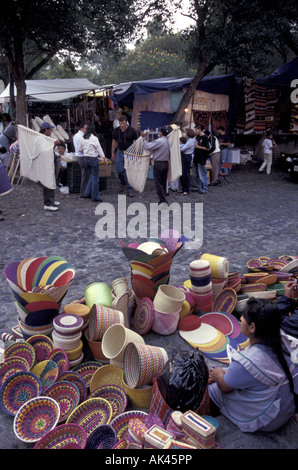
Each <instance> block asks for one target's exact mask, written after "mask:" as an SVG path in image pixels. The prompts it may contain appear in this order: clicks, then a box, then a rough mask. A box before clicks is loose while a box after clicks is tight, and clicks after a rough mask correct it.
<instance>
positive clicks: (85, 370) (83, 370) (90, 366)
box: [73, 361, 102, 387]
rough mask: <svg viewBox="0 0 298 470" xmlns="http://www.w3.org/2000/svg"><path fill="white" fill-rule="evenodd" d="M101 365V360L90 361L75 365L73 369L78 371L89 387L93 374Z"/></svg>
mask: <svg viewBox="0 0 298 470" xmlns="http://www.w3.org/2000/svg"><path fill="white" fill-rule="evenodd" d="M100 367H102V364H101V363H100V362H96V361H88V362H84V363H83V364H80V365H78V366H76V367H74V368H73V371H74V372H77V373H78V374H79V375H80V376H81V377H82V379H83V380H84V382H85V385H86V387H89V386H90V382H91V379H92V377H93V375H94V374H95V372H97V370H98V369H100Z"/></svg>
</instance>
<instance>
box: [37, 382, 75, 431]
mask: <svg viewBox="0 0 298 470" xmlns="http://www.w3.org/2000/svg"><path fill="white" fill-rule="evenodd" d="M44 394H45V396H47V397H50V398H53V399H54V400H56V402H57V403H58V405H59V407H60V418H59V421H58V422H59V423H62V422H63V421H65V420H66V419H67V418H68V416H69V415H70V413H72V412H73V410H74V409H75V408H76V407H77V406H78V404H79V401H80V391H79V389H78V387H77V386H76V385H74V384H72V383H71V382H67V381H61V382H56V383H54V384H52V385H51V386H50V387H48V388H47V390H46V391H45V392H44Z"/></svg>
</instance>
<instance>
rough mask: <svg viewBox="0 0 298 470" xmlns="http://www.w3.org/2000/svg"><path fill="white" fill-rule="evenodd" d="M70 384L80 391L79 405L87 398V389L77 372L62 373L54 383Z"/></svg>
mask: <svg viewBox="0 0 298 470" xmlns="http://www.w3.org/2000/svg"><path fill="white" fill-rule="evenodd" d="M64 380H66V381H67V382H71V383H73V384H74V385H76V386H77V387H78V389H79V391H80V403H81V402H83V401H85V400H86V396H87V387H86V385H85V382H84V380H83V378H82V377H81V376H80V374H78V373H77V372H75V371H73V370H68V371H66V372H62V374H60V375H59V376H58V378H57V380H56V382H60V381H64Z"/></svg>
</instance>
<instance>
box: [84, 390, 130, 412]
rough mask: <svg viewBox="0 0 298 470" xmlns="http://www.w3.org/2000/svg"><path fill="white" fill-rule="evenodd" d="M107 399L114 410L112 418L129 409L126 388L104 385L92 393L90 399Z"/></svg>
mask: <svg viewBox="0 0 298 470" xmlns="http://www.w3.org/2000/svg"><path fill="white" fill-rule="evenodd" d="M97 397H101V398H105V400H108V402H109V403H110V404H111V406H112V409H113V415H112V418H111V419H113V418H115V416H117V415H118V414H120V413H123V412H124V411H125V409H126V407H127V395H126V392H125V390H124V388H121V387H119V386H118V385H102V386H101V387H98V388H96V389H95V390H94V391H93V392H91V393H90V395H89V397H88V398H97Z"/></svg>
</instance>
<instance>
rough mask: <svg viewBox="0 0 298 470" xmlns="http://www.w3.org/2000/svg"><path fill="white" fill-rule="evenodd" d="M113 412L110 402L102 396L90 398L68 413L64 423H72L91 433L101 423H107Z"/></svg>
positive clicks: (88, 433) (88, 434)
mask: <svg viewBox="0 0 298 470" xmlns="http://www.w3.org/2000/svg"><path fill="white" fill-rule="evenodd" d="M112 414H113V410H112V406H111V404H110V403H109V402H108V401H107V400H105V399H104V398H90V399H88V400H86V401H84V402H83V403H81V404H80V405H79V406H77V408H75V410H74V411H73V412H72V413H71V414H70V415H69V417H68V418H67V420H66V423H67V424H68V423H74V424H79V425H80V426H82V427H83V428H84V429H85V431H86V434H87V439H88V437H89V436H90V435H91V433H92V432H93V431H94V430H95V429H96V428H98V427H99V426H101V425H102V424H109V423H110V421H111V417H112Z"/></svg>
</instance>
